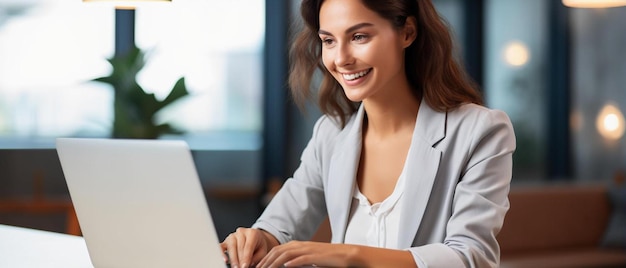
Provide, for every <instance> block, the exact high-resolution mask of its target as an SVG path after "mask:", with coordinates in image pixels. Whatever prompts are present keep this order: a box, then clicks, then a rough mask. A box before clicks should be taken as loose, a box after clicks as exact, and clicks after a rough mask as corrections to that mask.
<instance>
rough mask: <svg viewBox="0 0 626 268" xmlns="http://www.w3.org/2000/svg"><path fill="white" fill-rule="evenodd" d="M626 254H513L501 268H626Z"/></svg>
mask: <svg viewBox="0 0 626 268" xmlns="http://www.w3.org/2000/svg"><path fill="white" fill-rule="evenodd" d="M625 266H626V253H625V252H624V251H619V250H600V249H583V250H574V251H565V252H560V251H544V252H539V253H534V254H533V253H531V254H512V255H509V256H507V257H506V258H504V257H503V258H502V260H501V262H500V267H501V268H528V267H533V268H550V267H555V268H556V267H559V268H562V267H605V268H609V267H616V268H617V267H625Z"/></svg>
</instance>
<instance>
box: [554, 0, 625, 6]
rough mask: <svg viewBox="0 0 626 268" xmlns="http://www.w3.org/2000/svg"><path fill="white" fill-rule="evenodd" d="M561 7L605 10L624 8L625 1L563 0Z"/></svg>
mask: <svg viewBox="0 0 626 268" xmlns="http://www.w3.org/2000/svg"><path fill="white" fill-rule="evenodd" d="M563 5H565V6H568V7H581V8H607V7H620V6H626V0H563Z"/></svg>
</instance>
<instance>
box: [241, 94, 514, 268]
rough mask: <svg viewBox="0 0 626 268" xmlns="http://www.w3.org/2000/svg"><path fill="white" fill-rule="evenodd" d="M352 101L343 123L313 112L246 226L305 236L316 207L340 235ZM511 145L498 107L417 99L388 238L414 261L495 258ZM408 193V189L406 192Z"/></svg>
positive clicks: (349, 186) (347, 198)
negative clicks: (309, 128)
mask: <svg viewBox="0 0 626 268" xmlns="http://www.w3.org/2000/svg"><path fill="white" fill-rule="evenodd" d="M363 116H364V109H363V106H361V107H360V108H359V110H358V112H357V113H356V114H355V115H353V116H352V117H351V118H350V120H349V121H348V123H347V125H346V126H345V127H344V128H341V127H340V124H338V123H337V121H336V120H334V119H333V118H331V117H328V116H322V117H321V118H320V119H319V120H318V121H317V123H316V124H315V128H314V130H313V136H312V138H311V140H310V141H309V143H308V145H307V147H306V148H305V149H304V152H303V153H302V157H301V163H300V166H299V167H298V169H297V170H296V171H295V173H294V175H293V177H292V178H290V179H288V180H287V181H286V182H285V183H284V185H283V187H282V188H281V189H280V191H279V192H278V193H277V194H276V196H275V197H274V198H273V199H272V201H271V202H270V204H269V205H268V207H267V208H266V210H265V211H264V212H263V214H262V215H261V217H260V218H259V219H258V221H257V222H256V223H255V224H254V225H253V228H260V229H263V230H266V231H268V232H270V233H271V234H272V235H274V236H275V237H276V238H277V239H278V240H279V241H280V243H286V242H288V241H290V240H308V239H310V237H311V236H312V235H313V234H314V233H315V231H316V230H317V227H318V226H319V224H320V222H321V221H322V220H324V219H325V217H326V216H328V217H329V219H330V226H331V230H332V243H343V241H344V236H345V231H346V226H347V222H348V217H349V212H350V202H351V201H352V191H353V189H354V183H355V181H356V179H355V178H356V171H357V168H358V164H359V159H360V153H361V137H362V136H361V125H362V122H363ZM514 150H515V136H514V133H513V127H512V126H511V122H510V120H509V118H508V117H507V115H506V114H505V113H504V112H501V111H497V110H490V109H487V108H485V107H482V106H478V105H474V104H466V105H463V106H461V107H459V108H458V109H455V110H453V111H449V112H437V111H435V110H433V109H432V108H431V107H429V106H428V105H427V104H426V102H424V101H422V103H421V105H420V108H419V113H418V117H417V121H416V124H415V130H414V131H413V139H412V142H411V150H409V155H408V156H407V160H406V163H405V165H408V166H406V174H407V179H406V182H405V185H404V187H405V189H404V192H405V196H404V197H403V199H402V200H403V202H404V203H403V206H402V211H401V219H400V227H399V230H398V231H399V237H398V243H399V245H400V248H406V249H407V250H409V251H411V253H412V254H413V257H414V259H415V262H416V264H417V265H418V267H420V268H423V267H497V266H498V265H499V261H500V248H499V246H498V242H497V241H496V235H497V233H498V232H499V231H500V228H501V227H502V223H503V221H504V215H505V214H506V211H507V210H508V208H509V201H508V198H507V195H508V192H509V185H510V180H511V173H512V154H513V151H514ZM407 193H409V194H407Z"/></svg>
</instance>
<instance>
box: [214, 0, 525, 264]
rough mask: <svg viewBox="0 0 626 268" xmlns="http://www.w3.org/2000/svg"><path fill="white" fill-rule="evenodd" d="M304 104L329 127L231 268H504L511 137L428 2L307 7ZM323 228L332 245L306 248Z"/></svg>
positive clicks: (242, 240)
mask: <svg viewBox="0 0 626 268" xmlns="http://www.w3.org/2000/svg"><path fill="white" fill-rule="evenodd" d="M300 8H301V9H300V10H301V15H302V17H303V19H304V22H305V25H306V27H305V28H303V29H301V31H300V32H299V33H298V37H297V38H296V39H295V41H294V43H293V44H292V49H291V52H290V56H291V58H290V59H291V61H292V69H291V73H290V80H289V82H290V86H291V90H292V93H293V95H294V96H295V97H296V101H302V100H303V99H306V97H307V96H309V95H311V92H312V91H315V90H314V89H311V88H310V85H311V80H312V77H313V76H314V74H315V72H318V71H319V72H320V73H321V74H322V75H323V81H322V82H321V84H320V86H319V88H317V89H316V90H317V91H315V92H317V93H318V95H319V96H318V102H319V105H320V108H321V110H322V112H323V113H324V115H322V116H321V117H320V118H319V119H318V121H317V123H316V124H315V127H314V129H313V134H312V136H311V139H310V141H309V143H308V145H307V147H306V148H305V149H304V151H303V152H302V157H301V162H300V166H299V167H298V169H297V170H296V171H295V172H294V174H293V177H291V178H289V179H287V180H286V181H285V183H284V184H283V186H282V188H281V189H280V190H279V191H278V193H277V194H276V195H275V196H274V198H273V199H272V200H271V202H270V204H269V205H268V206H267V208H266V209H265V211H264V212H263V214H262V215H261V217H260V218H259V219H258V220H257V222H256V223H255V224H254V225H252V228H238V229H237V230H236V231H235V232H233V233H231V234H230V235H229V236H228V237H227V238H226V239H225V240H224V242H223V243H222V249H223V250H224V251H225V252H227V253H228V255H226V254H225V255H224V258H225V261H230V263H231V265H232V267H250V266H253V265H256V267H280V266H282V265H284V266H289V267H291V266H300V265H310V264H315V265H318V266H330V267H335V266H339V267H344V266H347V267H353V266H356V267H498V266H499V261H500V255H499V254H500V253H499V252H500V251H499V246H498V241H497V240H496V238H495V237H496V235H497V234H498V232H499V230H500V228H501V226H502V223H503V220H504V215H505V213H506V211H507V210H508V207H509V202H508V199H507V194H508V190H509V184H510V180H511V174H512V154H513V152H514V151H515V135H514V133H513V128H512V126H511V122H510V120H509V118H508V116H507V115H506V114H505V113H504V112H502V111H498V110H491V109H488V108H486V107H484V106H482V105H481V104H482V99H481V97H480V94H479V93H478V92H477V91H476V89H475V87H474V85H473V83H472V82H471V81H469V79H468V78H467V75H466V74H465V71H464V70H463V69H462V68H460V66H459V65H458V63H457V62H456V61H455V60H454V58H453V56H452V51H453V48H452V40H451V36H450V34H449V31H448V29H447V27H446V26H445V23H444V22H443V21H442V20H441V18H440V16H439V14H438V13H437V11H436V10H435V8H434V6H433V4H432V2H431V1H430V0H303V1H302V4H301V6H300ZM326 218H328V221H329V223H330V229H331V233H332V239H331V243H322V242H312V241H306V240H309V239H311V237H312V235H313V234H314V233H315V232H316V230H317V228H318V226H319V225H320V223H321V222H322V221H324V219H326Z"/></svg>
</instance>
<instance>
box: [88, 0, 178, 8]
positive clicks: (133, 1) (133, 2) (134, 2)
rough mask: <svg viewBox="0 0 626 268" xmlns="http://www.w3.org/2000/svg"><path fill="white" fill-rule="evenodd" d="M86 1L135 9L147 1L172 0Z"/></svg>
mask: <svg viewBox="0 0 626 268" xmlns="http://www.w3.org/2000/svg"><path fill="white" fill-rule="evenodd" d="M83 2H85V3H101V4H108V5H112V6H115V8H117V9H135V8H136V7H137V6H139V5H142V4H146V3H158V2H162V3H169V2H172V0H83Z"/></svg>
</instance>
